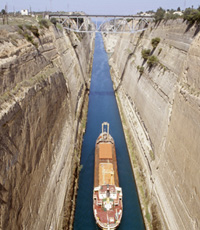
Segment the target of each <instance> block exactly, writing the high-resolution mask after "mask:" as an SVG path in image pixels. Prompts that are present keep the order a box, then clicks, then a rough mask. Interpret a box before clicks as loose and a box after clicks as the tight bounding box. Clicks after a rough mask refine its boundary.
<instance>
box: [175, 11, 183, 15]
mask: <svg viewBox="0 0 200 230" xmlns="http://www.w3.org/2000/svg"><path fill="white" fill-rule="evenodd" d="M173 14H178V15H179V16H182V15H183V13H182V12H181V11H175V12H174V13H173Z"/></svg>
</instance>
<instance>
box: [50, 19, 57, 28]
mask: <svg viewBox="0 0 200 230" xmlns="http://www.w3.org/2000/svg"><path fill="white" fill-rule="evenodd" d="M50 21H51V23H52V24H54V26H55V25H56V23H57V19H56V18H51V20H50Z"/></svg>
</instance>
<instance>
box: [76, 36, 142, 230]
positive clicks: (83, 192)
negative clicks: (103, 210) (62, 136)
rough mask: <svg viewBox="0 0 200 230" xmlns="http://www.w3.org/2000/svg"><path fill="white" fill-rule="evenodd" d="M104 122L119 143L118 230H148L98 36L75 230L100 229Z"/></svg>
mask: <svg viewBox="0 0 200 230" xmlns="http://www.w3.org/2000/svg"><path fill="white" fill-rule="evenodd" d="M119 55H120V54H119ZM104 121H107V122H109V123H110V134H111V135H112V136H113V138H114V140H115V147H116V153H117V163H118V173H119V183H120V186H121V187H122V192H123V217H122V222H121V224H120V226H119V228H118V229H119V230H144V229H145V227H144V223H143V218H142V214H141V209H140V205H139V200H138V195H137V191H136V186H135V181H134V177H133V173H132V168H131V164H130V160H129V155H128V151H127V146H126V142H125V137H124V133H123V129H122V124H121V120H120V115H119V111H118V107H117V103H116V99H115V95H114V91H113V85H112V81H111V77H110V72H109V65H108V58H107V54H106V52H105V49H104V44H103V39H102V37H101V34H96V39H95V51H94V60H93V69H92V79H91V88H90V95H89V109H88V120H87V127H86V133H85V135H84V141H83V146H82V156H81V165H82V166H83V168H82V170H81V172H80V178H79V190H78V196H77V203H76V211H75V220H74V230H94V229H98V227H97V225H96V223H95V219H94V216H93V209H92V202H93V199H92V195H93V179H94V151H95V141H96V139H97V137H98V135H99V134H100V132H101V124H102V122H104Z"/></svg>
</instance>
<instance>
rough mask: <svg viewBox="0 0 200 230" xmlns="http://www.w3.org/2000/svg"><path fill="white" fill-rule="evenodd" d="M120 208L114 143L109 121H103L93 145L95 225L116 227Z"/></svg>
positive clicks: (120, 196) (120, 215) (120, 214)
mask: <svg viewBox="0 0 200 230" xmlns="http://www.w3.org/2000/svg"><path fill="white" fill-rule="evenodd" d="M122 208H123V206H122V189H121V188H120V187H119V177H118V171H117V158H116V151H115V143H114V140H113V138H112V136H111V135H110V134H109V123H107V122H104V123H102V133H101V134H100V135H99V137H98V138H97V140H96V146H95V164H94V190H93V212H94V217H95V220H96V223H97V225H98V226H99V227H100V228H101V229H103V230H114V229H116V228H117V227H118V226H119V224H120V222H121V218H122V210H123V209H122Z"/></svg>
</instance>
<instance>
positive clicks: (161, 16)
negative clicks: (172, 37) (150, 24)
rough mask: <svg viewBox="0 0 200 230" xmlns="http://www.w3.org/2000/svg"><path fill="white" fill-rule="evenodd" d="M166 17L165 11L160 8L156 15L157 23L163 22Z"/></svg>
mask: <svg viewBox="0 0 200 230" xmlns="http://www.w3.org/2000/svg"><path fill="white" fill-rule="evenodd" d="M164 16H165V10H164V9H163V8H162V7H160V8H158V9H157V11H156V13H155V15H154V17H155V21H156V22H159V21H161V20H162V19H163V18H164Z"/></svg>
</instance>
